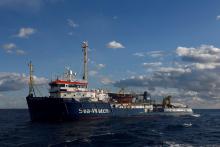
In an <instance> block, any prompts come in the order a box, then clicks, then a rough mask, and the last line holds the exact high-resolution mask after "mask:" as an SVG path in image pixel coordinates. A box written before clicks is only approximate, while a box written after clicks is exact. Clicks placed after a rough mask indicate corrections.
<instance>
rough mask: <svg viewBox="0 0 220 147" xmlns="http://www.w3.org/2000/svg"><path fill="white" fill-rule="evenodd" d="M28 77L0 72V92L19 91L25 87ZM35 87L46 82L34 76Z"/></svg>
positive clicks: (44, 79) (42, 78) (46, 81)
mask: <svg viewBox="0 0 220 147" xmlns="http://www.w3.org/2000/svg"><path fill="white" fill-rule="evenodd" d="M28 81H29V77H28V76H26V75H25V74H20V73H9V72H0V91H15V90H21V89H23V88H24V87H25V86H27V84H28ZM34 82H35V84H36V85H42V84H47V83H48V80H47V79H46V78H44V77H36V76H34Z"/></svg>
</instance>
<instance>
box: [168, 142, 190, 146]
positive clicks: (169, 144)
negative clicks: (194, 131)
mask: <svg viewBox="0 0 220 147" xmlns="http://www.w3.org/2000/svg"><path fill="white" fill-rule="evenodd" d="M165 144H166V145H168V146H169V147H193V146H192V145H190V144H180V143H176V142H174V141H165Z"/></svg>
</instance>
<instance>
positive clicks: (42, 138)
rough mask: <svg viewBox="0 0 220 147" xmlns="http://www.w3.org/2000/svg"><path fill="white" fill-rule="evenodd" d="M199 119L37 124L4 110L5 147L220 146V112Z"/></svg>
mask: <svg viewBox="0 0 220 147" xmlns="http://www.w3.org/2000/svg"><path fill="white" fill-rule="evenodd" d="M194 111H195V113H196V114H199V115H195V116H184V117H183V116H181V117H180V116H179V117H158V116H153V117H147V118H118V119H103V120H89V121H88V120H87V121H77V122H56V123H48V122H47V123H33V122H30V119H29V114H28V111H27V110H0V147H4V146H27V147H30V146H45V147H46V146H52V147H60V146H61V147H62V146H63V147H64V146H65V147H69V146H101V147H103V146H122V147H123V146H165V147H166V146H167V147H168V146H176V147H180V146H187V147H188V146H220V110H194Z"/></svg>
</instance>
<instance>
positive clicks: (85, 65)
mask: <svg viewBox="0 0 220 147" xmlns="http://www.w3.org/2000/svg"><path fill="white" fill-rule="evenodd" d="M82 49H83V57H84V58H83V59H84V62H83V70H84V71H83V80H85V81H88V54H87V53H88V42H87V41H83V43H82Z"/></svg>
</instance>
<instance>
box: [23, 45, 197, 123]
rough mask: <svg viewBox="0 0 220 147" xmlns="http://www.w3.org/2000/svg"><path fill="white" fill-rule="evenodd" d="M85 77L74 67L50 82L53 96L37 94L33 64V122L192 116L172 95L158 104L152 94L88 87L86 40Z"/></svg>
mask: <svg viewBox="0 0 220 147" xmlns="http://www.w3.org/2000/svg"><path fill="white" fill-rule="evenodd" d="M82 50H83V63H84V64H83V76H82V79H81V80H79V79H77V78H76V73H74V72H73V71H72V70H71V69H70V68H66V69H65V72H64V74H63V76H62V77H59V78H58V77H57V78H56V79H54V80H51V82H50V83H49V86H50V88H49V96H45V97H42V96H36V94H35V88H34V87H35V84H34V76H33V65H32V63H31V62H30V63H29V94H28V96H27V97H26V100H27V105H28V110H29V114H30V118H31V120H32V121H48V120H49V121H51V120H53V121H54V120H55V121H65V120H84V119H97V118H112V117H145V116H152V115H191V114H192V113H193V110H192V109H191V108H190V107H188V106H187V105H183V104H178V103H172V102H171V96H167V97H165V98H164V99H163V102H162V103H161V104H157V103H155V100H152V99H151V96H150V94H149V93H148V92H147V91H145V92H143V94H141V93H135V92H133V93H126V92H124V91H123V90H122V91H120V92H109V91H107V90H105V89H90V88H89V87H88V42H86V41H84V42H83V43H82Z"/></svg>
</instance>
